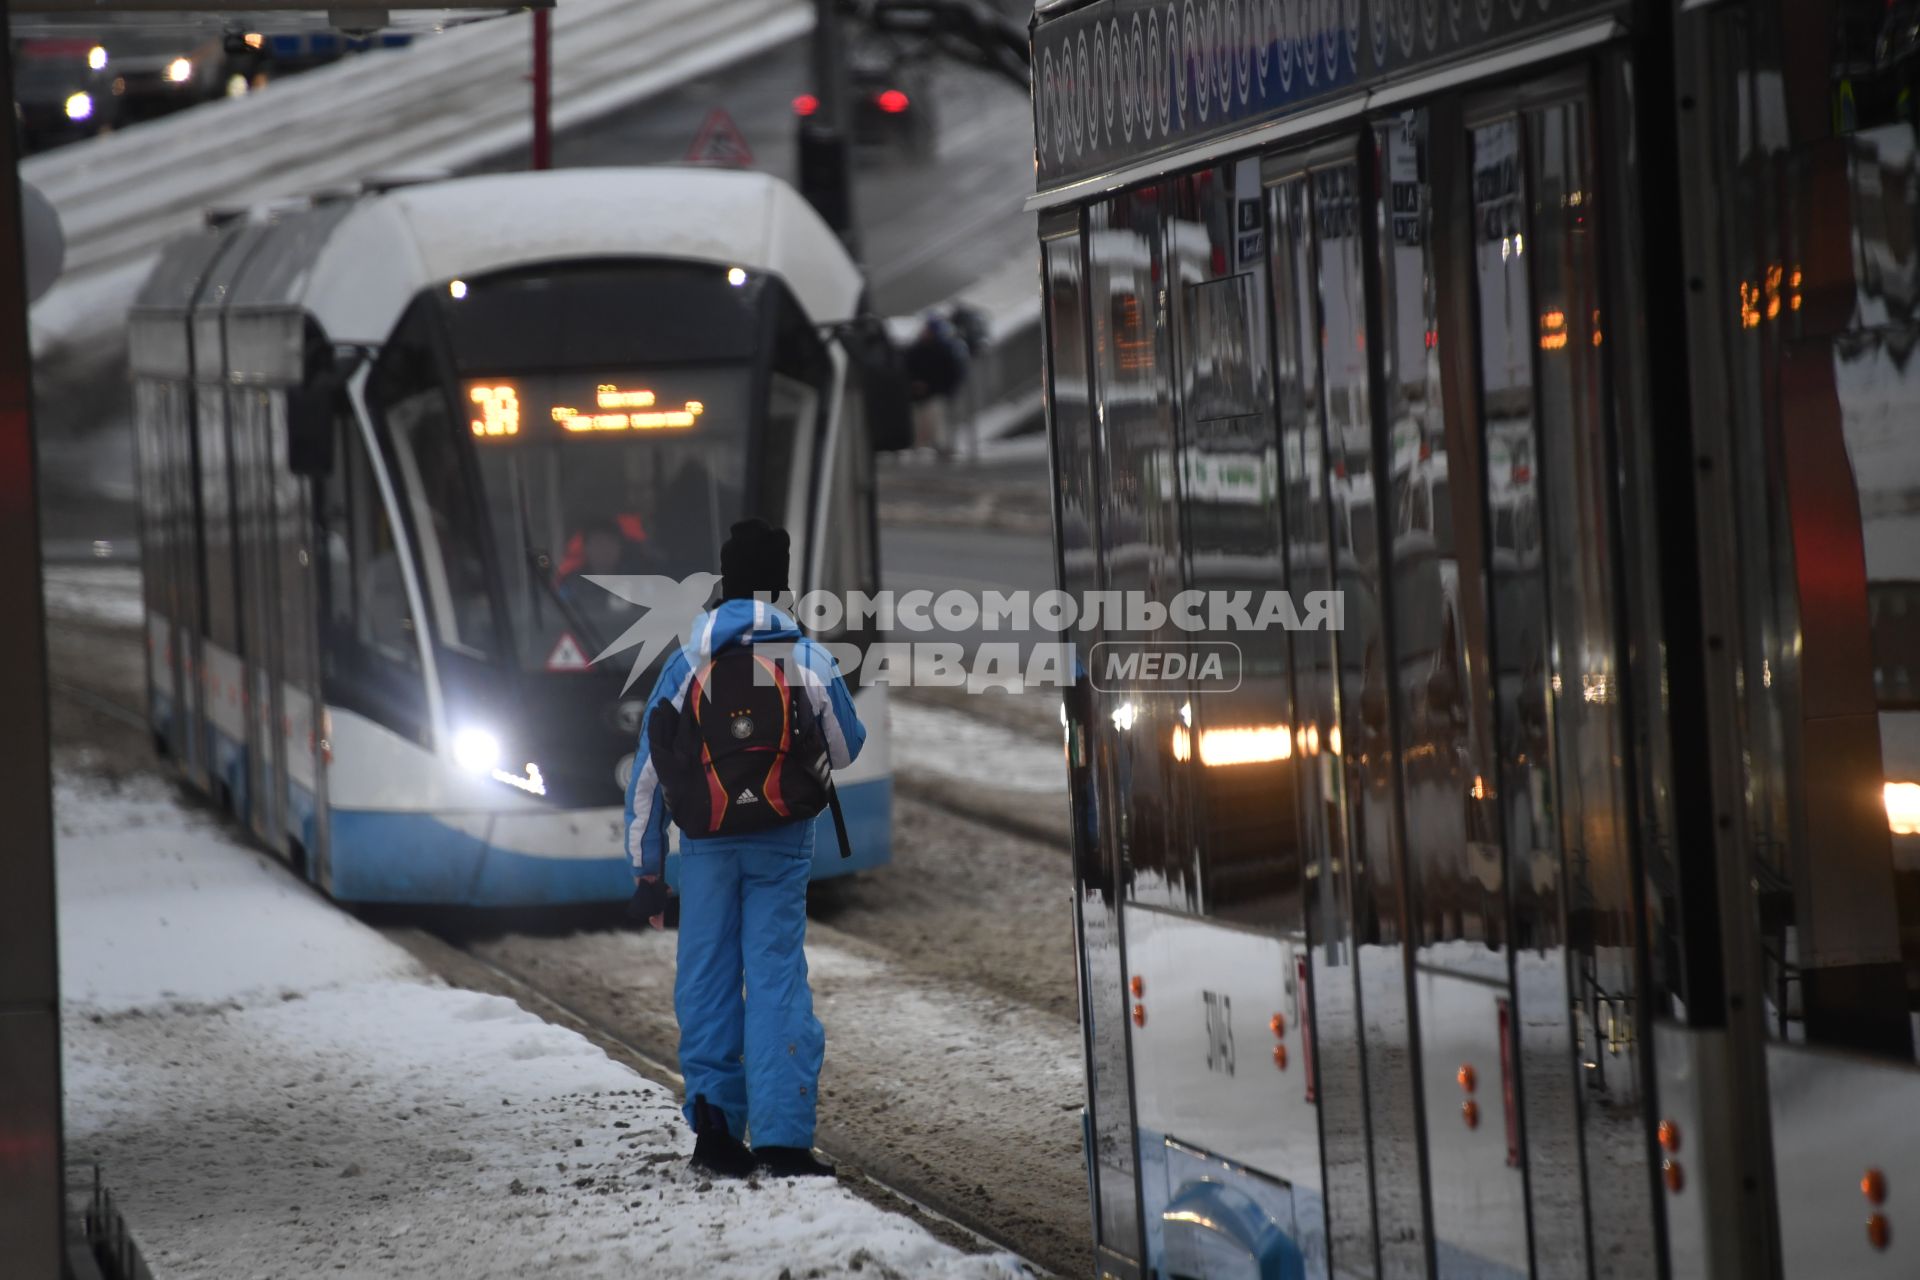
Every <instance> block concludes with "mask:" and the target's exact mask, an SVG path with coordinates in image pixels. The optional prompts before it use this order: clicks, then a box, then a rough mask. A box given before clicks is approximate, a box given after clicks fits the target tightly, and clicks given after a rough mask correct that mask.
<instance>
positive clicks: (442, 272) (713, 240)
mask: <svg viewBox="0 0 1920 1280" xmlns="http://www.w3.org/2000/svg"><path fill="white" fill-rule="evenodd" d="M386 199H387V200H388V201H389V202H391V203H392V204H393V205H394V206H395V207H396V208H397V209H398V210H399V211H400V212H401V214H402V216H403V217H404V218H405V219H406V220H407V222H408V224H409V225H410V226H412V227H413V229H414V231H415V235H416V237H417V239H418V242H419V244H420V247H421V252H422V256H423V260H424V262H425V264H426V266H427V271H428V275H429V278H431V279H435V280H437V279H443V278H447V277H451V276H454V275H459V274H462V273H465V274H469V275H478V274H481V273H483V272H485V271H492V270H498V269H501V268H505V267H510V266H518V265H521V264H524V263H529V262H538V261H541V260H544V259H550V258H554V257H569V258H574V257H598V256H611V255H619V254H634V253H640V254H646V255H648V256H659V257H670V258H691V259H699V260H703V261H708V262H716V263H721V264H724V265H727V266H740V267H745V268H747V269H748V270H750V271H770V272H773V273H774V274H776V275H778V276H780V277H781V278H782V279H784V280H786V281H787V283H788V285H789V286H790V287H792V288H793V289H794V290H795V292H796V293H798V294H801V302H802V304H803V305H804V306H805V308H806V310H807V311H808V312H809V313H811V314H813V315H814V316H816V317H818V318H820V319H823V320H824V319H837V318H841V317H843V316H847V315H851V314H852V312H853V309H854V304H855V303H856V302H857V300H858V295H859V292H860V275H859V272H858V270H857V269H856V268H855V267H854V265H853V262H852V260H851V259H849V258H848V257H847V254H846V250H845V249H844V248H842V247H841V245H840V242H839V241H838V240H837V239H836V238H835V237H834V234H833V232H832V231H831V230H830V229H828V227H827V224H826V223H825V222H823V221H821V219H820V216H819V215H818V214H817V213H815V212H814V210H813V208H812V206H810V205H808V204H807V202H806V201H805V200H804V199H803V198H802V197H801V196H800V193H799V192H797V191H795V190H794V189H793V188H792V187H790V186H788V185H787V184H786V183H784V182H782V181H780V180H779V179H778V178H775V177H773V176H771V175H770V174H765V173H755V172H750V171H746V170H728V169H699V168H619V169H613V168H607V169H562V170H555V171H550V172H547V173H507V174H491V175H487V176H483V177H474V178H461V179H454V180H451V181H447V182H437V183H430V184H426V185H421V186H408V187H402V188H399V189H398V190H395V191H394V192H392V193H391V194H389V195H388V196H387V197H386ZM803 291H805V292H803ZM806 292H811V293H812V294H813V295H814V296H812V297H808V296H806Z"/></svg>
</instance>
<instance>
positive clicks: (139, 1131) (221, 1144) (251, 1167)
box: [55, 774, 1023, 1280]
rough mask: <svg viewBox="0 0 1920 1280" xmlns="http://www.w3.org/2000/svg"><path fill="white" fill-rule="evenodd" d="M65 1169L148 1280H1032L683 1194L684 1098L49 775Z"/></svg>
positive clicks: (198, 826)
mask: <svg viewBox="0 0 1920 1280" xmlns="http://www.w3.org/2000/svg"><path fill="white" fill-rule="evenodd" d="M55 807H56V815H57V819H58V825H59V871H60V889H61V900H60V930H61V962H62V967H63V982H64V985H65V990H66V1007H67V1017H66V1026H65V1036H66V1042H65V1051H66V1088H67V1112H68V1115H67V1125H68V1149H69V1155H70V1156H71V1157H72V1158H74V1159H76V1160H98V1161H100V1162H101V1164H102V1166H103V1169H104V1172H105V1178H106V1180H107V1183H108V1185H109V1186H110V1187H112V1189H113V1190H114V1192H115V1194H116V1196H117V1197H118V1198H119V1199H120V1201H121V1204H122V1205H123V1207H124V1209H125V1211H126V1213H127V1216H128V1219H129V1221H130V1223H131V1224H132V1227H133V1230H134V1233H135V1235H136V1237H137V1238H138V1239H139V1240H140V1242H141V1244H142V1247H143V1249H144V1251H145V1253H146V1255H147V1260H148V1262H149V1263H150V1264H151V1265H152V1267H153V1269H154V1273H155V1274H156V1275H158V1276H162V1277H171V1276H221V1277H227V1276H251V1275H288V1274H311V1273H319V1274H328V1273H330V1272H334V1271H339V1272H344V1273H346V1274H351V1275H368V1274H393V1273H402V1272H404V1273H405V1274H409V1275H446V1276H460V1277H469V1276H473V1277H481V1276H521V1275H528V1274H533V1273H536V1272H544V1271H547V1270H564V1271H565V1272H566V1273H568V1274H574V1275H613V1274H620V1275H631V1274H637V1273H641V1272H644V1274H646V1275H649V1276H661V1277H666V1276H689V1277H691V1276H698V1277H718V1278H726V1277H739V1278H740V1280H778V1278H779V1277H782V1276H786V1277H790V1278H791V1280H799V1277H803V1276H816V1277H823V1278H824V1277H838V1276H852V1275H855V1274H858V1275H860V1276H862V1277H863V1280H866V1278H870V1277H874V1276H891V1277H902V1278H904V1277H915V1278H918V1277H935V1278H939V1277H951V1278H952V1280H974V1278H985V1277H1005V1276H1017V1275H1021V1274H1023V1273H1022V1271H1021V1270H1020V1268H1019V1267H1018V1265H1017V1263H1015V1262H1014V1261H1013V1260H1012V1259H1011V1258H1009V1257H1006V1256H994V1257H981V1256H969V1255H965V1254H961V1253H959V1252H958V1251H956V1250H954V1249H951V1248H949V1247H948V1246H946V1245H943V1244H941V1243H939V1242H938V1241H936V1240H934V1239H933V1238H932V1237H931V1236H929V1235H927V1234H926V1233H925V1232H924V1231H922V1230H921V1229H920V1228H919V1227H917V1226H916V1225H914V1224H913V1223H911V1222H910V1221H908V1220H906V1219H904V1218H901V1217H898V1216H895V1215H891V1214H888V1213H886V1212H884V1211H882V1210H880V1209H878V1208H875V1207H874V1206H873V1205H871V1204H869V1203H867V1202H866V1201H863V1200H861V1199H859V1198H857V1197H855V1196H853V1195H852V1194H850V1193H849V1192H846V1191H844V1190H842V1189H841V1188H840V1187H839V1186H838V1185H836V1184H833V1183H826V1184H824V1185H823V1184H821V1183H819V1182H808V1183H768V1184H766V1185H759V1184H756V1183H748V1184H737V1183H709V1182H707V1181H705V1180H703V1179H697V1178H695V1177H693V1176H691V1175H689V1174H688V1173H687V1172H686V1171H685V1169H684V1162H685V1159H686V1155H687V1152H688V1149H689V1147H690V1141H689V1138H688V1135H687V1134H686V1132H685V1128H684V1126H683V1125H682V1124H681V1123H680V1121H679V1116H678V1113H677V1109H676V1107H675V1103H674V1100H673V1098H672V1096H671V1095H670V1094H669V1093H668V1092H667V1091H665V1090H663V1089H661V1088H659V1087H657V1086H655V1085H653V1084H651V1083H649V1082H648V1081H646V1080H644V1079H642V1078H640V1077H639V1076H637V1075H635V1074H634V1073H633V1072H632V1071H630V1070H629V1069H627V1068H626V1067H624V1066H621V1065H619V1064H617V1063H615V1062H613V1061H611V1060H609V1059H608V1058H607V1057H606V1056H605V1055H604V1054H603V1053H601V1052H600V1050H599V1049H597V1048H595V1047H594V1046H593V1045H592V1044H591V1043H589V1042H588V1041H587V1040H585V1039H583V1038H582V1037H580V1036H578V1035H576V1034H574V1033H573V1032H571V1031H567V1030H564V1029H562V1028H559V1027H554V1026H551V1025H548V1024H547V1023H544V1022H542V1021H540V1020H539V1019H538V1018H536V1017H534V1016H533V1015H531V1014H529V1013H527V1012H525V1011H524V1010H522V1009H521V1008H520V1007H519V1006H518V1005H516V1004H514V1003H513V1002H512V1001H510V1000H506V999H503V998H500V997H497V996H488V995H481V994H476V993H473V992H467V991H459V990H453V989H450V988H448V987H445V986H443V985H441V984H439V983H438V982H437V980H435V979H433V978H431V977H430V976H429V975H427V974H425V973H424V972H423V971H422V970H421V969H420V968H419V966H418V965H417V964H416V963H415V962H414V961H413V960H412V959H411V958H410V957H409V956H408V955H407V954H406V953H405V952H403V951H401V950H400V949H399V948H398V947H396V946H394V945H392V944H391V943H389V942H387V941H386V940H385V939H383V938H381V937H380V936H379V935H378V934H377V933H375V932H374V931H373V930H371V929H369V928H367V927H366V926H364V925H361V924H359V923H358V922H356V921H354V920H352V919H351V918H350V917H348V916H346V915H344V914H342V913H341V912H339V911H337V910H336V909H334V908H333V907H332V906H330V905H329V904H327V903H326V902H324V901H322V900H321V899H320V898H318V897H317V896H316V895H314V894H312V893H310V892H308V891H307V890H306V889H305V887H304V886H302V885H300V884H298V883H297V882H296V881H294V880H293V879H291V878H290V877H289V876H288V875H287V874H286V873H285V872H284V871H283V870H282V869H280V868H278V867H276V866H274V865H272V864H271V863H270V862H269V860H268V859H266V858H265V857H263V856H261V855H260V854H258V853H256V852H254V851H252V850H250V849H247V848H245V847H242V846H240V845H239V844H237V843H236V842H235V841H234V840H233V839H231V838H230V837H229V835H228V834H227V833H226V831H225V830H224V829H222V828H221V827H220V826H219V825H217V824H216V823H214V822H213V821H212V820H211V819H209V818H206V817H203V816H201V815H197V814H194V813H191V812H188V811H185V810H184V809H183V808H182V807H181V805H180V804H179V803H178V802H177V801H176V800H175V798H174V793H173V792H172V791H171V790H170V789H169V788H168V787H167V786H165V785H164V784H162V783H159V782H157V781H152V780H141V781H138V782H135V783H133V784H131V785H129V786H127V787H125V788H122V789H117V790H116V789H113V788H111V787H109V785H108V784H106V783H103V782H101V781H99V780H97V779H93V778H89V777H82V776H77V775H72V774H69V775H65V776H63V777H62V778H61V780H60V782H59V785H58V787H57V789H56V794H55Z"/></svg>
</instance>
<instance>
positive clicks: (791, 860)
mask: <svg viewBox="0 0 1920 1280" xmlns="http://www.w3.org/2000/svg"><path fill="white" fill-rule="evenodd" d="M794 828H798V829H797V830H795V829H794ZM794 828H788V829H785V830H780V831H775V832H769V833H767V834H766V835H763V836H758V837H749V838H741V839H732V840H688V841H685V842H683V843H682V844H681V846H680V848H681V854H680V949H679V963H678V970H677V972H676V974H675V976H674V983H673V1009H674V1013H675V1015H676V1016H677V1017H678V1018H679V1020H680V1074H681V1075H682V1076H684V1077H685V1079H686V1090H687V1105H686V1107H685V1113H686V1117H687V1123H688V1124H689V1125H691V1124H692V1123H693V1099H694V1098H695V1097H696V1096H698V1095H704V1096H705V1097H706V1099H707V1101H708V1102H709V1103H711V1104H712V1105H714V1106H716V1107H719V1108H720V1110H721V1111H723V1112H725V1113H726V1117H727V1131H728V1132H729V1133H731V1134H732V1135H733V1136H734V1137H736V1138H742V1139H745V1138H747V1137H748V1136H749V1135H751V1140H752V1143H753V1145H754V1146H756V1147H811V1146H812V1145H813V1125H814V1095H815V1093H816V1091H817V1089H818V1085H819V1081H820V1061H821V1059H822V1057H824V1056H825V1053H826V1045H827V1035H826V1030H825V1029H824V1028H823V1027H821V1025H820V1022H819V1020H818V1019H817V1018H815V1017H814V1016H813V992H812V991H811V990H809V989H808V987H807V957H806V952H805V951H804V950H803V949H802V947H801V943H802V942H803V941H804V940H805V938H806V933H807V880H808V878H809V876H810V873H811V872H812V869H813V824H812V823H811V822H802V823H795V824H794Z"/></svg>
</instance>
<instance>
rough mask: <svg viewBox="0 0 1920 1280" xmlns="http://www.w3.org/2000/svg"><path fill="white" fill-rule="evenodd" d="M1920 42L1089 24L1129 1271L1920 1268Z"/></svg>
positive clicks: (1082, 830)
mask: <svg viewBox="0 0 1920 1280" xmlns="http://www.w3.org/2000/svg"><path fill="white" fill-rule="evenodd" d="M1917 16H1920V10H1917V9H1916V6H1915V5H1913V4H1911V3H1886V2H1885V0H1688V3H1685V4H1679V5H1676V4H1671V3H1667V4H1655V3H1645V2H1628V0H1525V3H1521V0H1513V2H1512V3H1508V2H1507V0H1479V2H1477V3H1474V2H1466V0H1451V2H1449V3H1441V2H1440V0H1417V2H1416V0H1342V2H1341V3H1337V4H1336V3H1326V4H1309V3H1302V2H1299V0H1179V2H1178V3H1172V4H1169V3H1163V2H1162V0H1096V2H1094V3H1079V2H1078V0H1042V2H1041V3H1040V4H1038V5H1037V8H1036V13H1035V17H1034V22H1033V101H1034V128H1035V153H1036V163H1037V181H1038V191H1037V193H1036V195H1035V196H1034V198H1033V200H1032V202H1031V207H1033V208H1034V209H1036V210H1037V211H1038V212H1039V219H1040V220H1039V235H1040V248H1041V258H1042V263H1041V265H1042V275H1043V280H1044V287H1045V290H1046V299H1047V305H1046V307H1045V311H1044V314H1045V316H1046V344H1047V378H1048V386H1047V404H1048V432H1049V439H1050V444H1051V457H1052V465H1053V479H1054V483H1055V490H1056V492H1055V522H1056V523H1055V529H1056V545H1057V547H1058V549H1059V561H1058V570H1059V577H1060V585H1061V587H1062V588H1063V589H1064V590H1067V591H1071V592H1074V593H1076V594H1080V593H1085V592H1094V591H1100V592H1106V591H1135V592H1140V593H1144V594H1145V595H1146V596H1147V597H1149V598H1150V599H1151V600H1155V601H1158V602H1159V603H1160V604H1162V605H1171V604H1172V602H1173V601H1174V598H1175V596H1176V595H1177V594H1178V593H1181V592H1185V591H1209V590H1219V591H1225V592H1245V591H1249V590H1259V589H1262V588H1266V589H1275V590H1279V589H1286V590H1289V591H1291V592H1292V593H1293V594H1294V595H1295V597H1296V599H1297V598H1298V597H1299V596H1300V595H1301V593H1304V592H1310V591H1319V590H1334V591H1338V592H1340V593H1342V598H1343V601H1344V610H1343V615H1344V616H1343V625H1342V626H1341V627H1340V628H1339V629H1337V630H1330V631H1298V632H1293V633H1285V632H1263V631H1247V630H1243V631H1241V632H1239V633H1237V634H1233V633H1215V632H1207V633H1204V634H1195V633H1194V632H1191V631H1184V630H1181V629H1179V628H1178V627H1176V626H1175V625H1174V624H1173V622H1172V621H1171V619H1173V618H1174V617H1177V612H1176V611H1173V610H1169V613H1168V615H1167V616H1168V617H1169V619H1170V621H1169V623H1168V625H1167V626H1166V627H1165V628H1164V629H1162V630H1160V631H1147V632H1128V631H1121V630H1115V629H1109V630H1105V631H1098V632H1097V633H1096V634H1092V635H1091V636H1089V635H1087V634H1086V633H1082V634H1081V635H1080V636H1079V637H1078V638H1079V639H1080V640H1081V642H1082V644H1083V648H1084V649H1085V652H1086V659H1085V661H1086V663H1087V666H1086V667H1085V668H1084V675H1083V678H1082V679H1081V681H1080V683H1079V684H1078V685H1077V686H1076V687H1075V688H1074V689H1073V690H1072V691H1071V692H1070V693H1069V695H1068V698H1067V710H1068V717H1067V719H1068V734H1067V746H1068V755H1069V764H1070V777H1071V782H1072V794H1073V804H1074V807H1075V821H1074V823H1073V830H1074V832H1075V837H1076V848H1075V850H1074V854H1075V862H1074V865H1075V870H1076V894H1075V898H1076V904H1077V905H1076V917H1075V918H1076V926H1077V941H1078V946H1079V950H1080V957H1081V968H1080V976H1081V991H1080V998H1081V1009H1082V1013H1083V1026H1084V1032H1085V1052H1086V1066H1087V1111H1086V1131H1087V1162H1088V1173H1089V1178H1090V1192H1091V1208H1092V1214H1093V1221H1094V1232H1095V1240H1096V1245H1097V1257H1098V1268H1099V1274H1100V1275H1101V1276H1103V1277H1113V1278H1115V1280H1144V1278H1146V1277H1156V1278H1158V1280H1199V1278H1201V1277H1207V1278H1212V1280H1217V1278H1222V1277H1234V1278H1236V1280H1237V1278H1241V1277H1246V1278H1249V1280H1254V1278H1257V1280H1273V1278H1274V1277H1299V1276H1314V1277H1323V1278H1329V1280H1330V1278H1332V1277H1381V1278H1387V1277H1391V1278H1394V1280H1400V1278H1402V1277H1422V1278H1425V1277H1446V1278H1455V1277H1460V1278H1466V1277H1471V1278H1473V1280H1508V1278H1511V1277H1553V1278H1562V1277H1564V1278H1566V1280H1589V1278H1594V1277H1605V1278H1609V1280H1654V1278H1662V1277H1714V1278H1716V1280H1717V1278H1722V1277H1727V1278H1732V1277H1738V1278H1740V1280H1830V1278H1834V1277H1861V1278H1874V1280H1894V1278H1895V1277H1913V1276H1917V1275H1920V1198H1916V1197H1920V1063H1917V1062H1916V1039H1917V1038H1920V1019H1917V1018H1916V1011H1920V429H1916V423H1920V354H1917V353H1920V247H1917V246H1920V93H1916V92H1915V90H1916V88H1920V84H1916V81H1920V34H1917V33H1920V24H1916V17H1917ZM1129 616H1130V617H1136V616H1137V617H1148V616H1150V615H1149V614H1147V613H1145V612H1143V613H1141V614H1138V615H1134V614H1130V615H1129ZM1118 617H1119V615H1118V614H1115V615H1113V616H1111V617H1108V618H1107V619H1106V621H1107V622H1109V623H1116V622H1117V621H1118ZM1089 640H1091V641H1092V642H1093V644H1096V645H1097V644H1098V643H1099V642H1101V641H1110V640H1119V641H1122V642H1125V643H1123V644H1122V645H1120V646H1112V645H1107V646H1103V647H1092V646H1090V645H1088V641H1089ZM1221 642H1230V643H1238V644H1239V646H1240V648H1241V660H1240V663H1239V671H1238V672H1237V673H1236V676H1237V678H1236V679H1234V680H1231V681H1226V682H1222V683H1220V684H1219V685H1218V687H1210V686H1208V685H1206V684H1204V683H1200V684H1190V685H1186V686H1177V685H1176V686H1166V687H1159V688H1156V687H1152V686H1148V685H1145V684H1141V683H1131V684H1130V683H1127V682H1126V681H1125V680H1124V679H1122V678H1120V675H1119V674H1118V673H1116V672H1114V671H1106V670H1103V669H1101V667H1100V665H1099V664H1100V662H1101V653H1102V648H1104V649H1106V650H1108V651H1112V650H1114V649H1116V648H1118V649H1121V650H1124V649H1126V648H1128V647H1129V646H1132V647H1135V648H1137V646H1138V645H1139V644H1141V643H1145V644H1149V645H1155V644H1157V645H1161V646H1165V647H1168V648H1174V649H1182V648H1187V649H1190V648H1192V647H1194V646H1197V645H1201V644H1218V643H1221Z"/></svg>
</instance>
